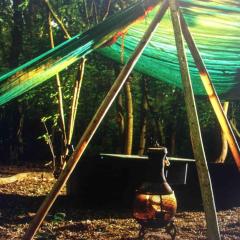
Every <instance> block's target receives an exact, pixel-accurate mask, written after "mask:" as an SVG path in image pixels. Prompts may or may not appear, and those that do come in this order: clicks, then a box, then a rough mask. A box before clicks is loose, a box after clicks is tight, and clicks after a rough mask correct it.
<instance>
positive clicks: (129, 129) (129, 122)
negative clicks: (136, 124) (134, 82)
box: [124, 81, 133, 155]
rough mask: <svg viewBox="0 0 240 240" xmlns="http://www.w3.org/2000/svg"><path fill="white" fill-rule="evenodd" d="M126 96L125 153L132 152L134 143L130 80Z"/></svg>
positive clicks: (126, 86) (127, 84)
mask: <svg viewBox="0 0 240 240" xmlns="http://www.w3.org/2000/svg"><path fill="white" fill-rule="evenodd" d="M125 96H126V110H127V117H126V127H125V143H124V153H125V154H128V155H130V154H132V143H133V102H132V91H131V83H130V81H127V82H126V85H125Z"/></svg>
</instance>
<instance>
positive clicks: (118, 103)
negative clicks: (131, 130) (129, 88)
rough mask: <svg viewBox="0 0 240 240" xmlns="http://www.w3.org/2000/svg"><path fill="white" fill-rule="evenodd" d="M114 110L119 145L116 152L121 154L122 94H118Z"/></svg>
mask: <svg viewBox="0 0 240 240" xmlns="http://www.w3.org/2000/svg"><path fill="white" fill-rule="evenodd" d="M116 109H117V118H116V121H117V125H118V128H119V143H118V146H117V152H118V153H122V152H123V143H124V129H125V124H124V114H123V99H122V94H119V95H118V97H117V101H116Z"/></svg>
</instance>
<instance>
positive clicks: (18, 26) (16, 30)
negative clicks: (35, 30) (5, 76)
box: [9, 0, 23, 68]
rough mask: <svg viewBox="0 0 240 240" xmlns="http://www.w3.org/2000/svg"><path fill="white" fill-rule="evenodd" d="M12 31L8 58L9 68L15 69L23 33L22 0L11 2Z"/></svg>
mask: <svg viewBox="0 0 240 240" xmlns="http://www.w3.org/2000/svg"><path fill="white" fill-rule="evenodd" d="M12 3H13V5H12V8H13V29H12V33H11V36H12V39H11V41H12V42H11V49H10V56H9V67H10V68H15V67H17V66H18V64H19V56H20V53H21V51H22V32H23V16H22V10H21V8H20V5H21V3H22V0H13V1H12Z"/></svg>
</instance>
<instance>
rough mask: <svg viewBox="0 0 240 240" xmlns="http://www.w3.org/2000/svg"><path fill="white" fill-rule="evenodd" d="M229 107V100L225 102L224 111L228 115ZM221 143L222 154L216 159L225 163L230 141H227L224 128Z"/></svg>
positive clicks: (217, 161)
mask: <svg viewBox="0 0 240 240" xmlns="http://www.w3.org/2000/svg"><path fill="white" fill-rule="evenodd" d="M228 107H229V102H224V103H223V111H224V113H225V114H226V115H227V112H228ZM221 143H222V150H221V153H220V156H219V157H218V158H217V159H216V161H215V162H216V163H224V162H225V160H226V157H227V154H228V142H227V138H226V135H225V134H224V132H223V131H222V130H221Z"/></svg>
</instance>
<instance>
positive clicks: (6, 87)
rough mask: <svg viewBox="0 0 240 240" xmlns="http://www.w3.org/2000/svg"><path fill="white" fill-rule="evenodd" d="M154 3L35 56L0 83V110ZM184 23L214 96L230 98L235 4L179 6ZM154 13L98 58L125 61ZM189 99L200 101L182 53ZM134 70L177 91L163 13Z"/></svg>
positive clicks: (234, 84) (238, 9) (237, 16)
mask: <svg viewBox="0 0 240 240" xmlns="http://www.w3.org/2000/svg"><path fill="white" fill-rule="evenodd" d="M157 2H158V1H157V0H145V1H141V2H140V3H138V4H136V5H134V6H132V7H131V8H129V9H127V10H124V11H122V12H121V13H119V14H116V15H115V16H112V17H110V18H109V19H107V20H106V21H104V22H102V23H100V24H99V25H97V26H95V27H94V28H93V29H90V30H89V31H87V32H85V33H83V34H79V35H77V36H75V37H73V38H71V39H70V40H67V41H66V42H64V43H62V44H61V45H59V46H57V47H55V48H54V49H52V50H49V51H48V52H46V53H44V54H42V55H41V56H39V57H37V58H35V59H33V60H31V61H29V62H27V63H26V64H24V65H22V66H20V67H18V68H17V69H14V70H12V71H11V72H9V73H7V74H4V75H3V76H1V77H0V105H2V104H4V103H6V102H8V101H10V100H11V99H13V98H15V97H17V96H19V95H21V94H23V93H24V92H26V91H28V90H30V89H31V88H33V87H35V86H37V85H39V84H41V83H43V82H44V81H46V80H47V79H49V78H51V77H52V76H54V75H55V74H56V73H57V72H60V71H62V70H64V69H65V68H66V67H68V66H69V65H71V64H72V63H74V62H76V61H77V60H78V59H80V58H81V57H82V56H84V55H86V54H88V53H90V52H91V51H93V50H95V49H97V48H98V47H99V46H101V45H102V44H103V43H105V42H106V41H108V40H109V39H111V38H112V37H113V36H114V35H119V34H118V33H119V32H121V31H122V30H123V29H125V28H126V27H127V26H128V25H129V24H131V23H132V22H134V21H135V20H136V19H138V18H139V17H140V16H143V15H144V14H145V13H146V9H147V8H148V7H149V6H152V5H155V4H156V3H157ZM180 5H181V9H182V11H183V14H184V17H185V19H186V21H187V23H188V25H189V27H190V31H191V32H192V34H193V37H194V39H195V41H196V44H197V46H198V48H199V50H200V53H201V55H202V57H203V59H204V62H205V64H206V66H207V68H208V71H209V73H210V75H211V77H212V80H213V83H214V86H215V87H216V90H217V92H218V94H220V95H222V94H225V96H228V97H233V98H236V97H238V96H239V94H238V90H239V82H240V48H239V40H240V3H239V1H237V0H235V1H234V0H223V1H204V0H203V1H197V0H192V1H190V0H182V1H180ZM155 11H156V10H154V11H152V12H150V13H149V14H148V15H147V16H146V17H145V19H144V20H142V21H140V22H137V23H136V24H134V25H131V26H130V28H129V29H128V31H127V33H125V34H124V38H123V40H122V39H121V38H119V39H118V41H117V42H116V43H115V44H113V45H111V46H109V47H105V48H101V49H99V50H98V51H99V53H101V54H103V55H105V56H106V57H108V58H111V59H113V60H115V61H118V62H121V56H124V57H123V59H124V61H126V60H127V59H128V57H129V56H130V55H131V53H132V52H133V50H134V48H135V46H136V44H137V43H138V42H139V40H140V38H141V36H142V35H143V33H144V31H145V30H146V28H147V26H148V24H149V23H150V21H151V20H152V18H153V16H154V14H155ZM187 55H188V59H189V66H190V72H191V76H192V81H193V86H194V92H195V94H198V95H202V94H205V91H204V89H203V87H202V84H201V80H200V78H199V76H198V71H197V69H196V67H195V65H194V63H193V60H192V58H191V56H190V54H189V52H188V51H187ZM135 69H136V70H138V71H140V72H143V73H145V74H147V75H150V76H152V77H155V78H157V79H159V80H161V81H165V82H168V83H170V84H173V85H175V86H179V87H181V77H180V72H179V64H178V59H177V55H176V47H175V42H174V38H173V29H172V25H171V19H170V14H169V12H167V13H166V15H165V17H164V19H163V21H162V22H161V23H160V26H159V28H158V30H157V32H156V33H155V34H154V36H153V38H152V40H151V42H150V44H149V45H148V47H147V48H146V49H145V51H144V53H143V55H142V56H141V58H140V60H139V62H138V64H137V66H136V68H135Z"/></svg>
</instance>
